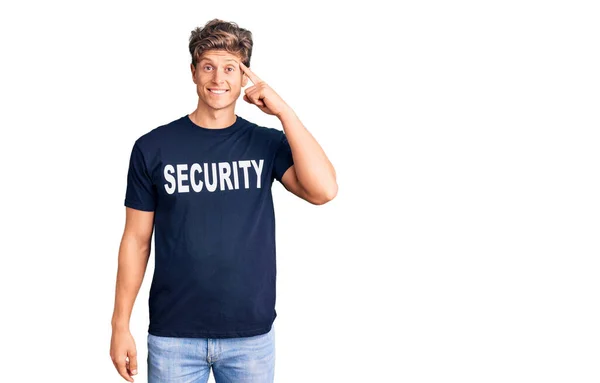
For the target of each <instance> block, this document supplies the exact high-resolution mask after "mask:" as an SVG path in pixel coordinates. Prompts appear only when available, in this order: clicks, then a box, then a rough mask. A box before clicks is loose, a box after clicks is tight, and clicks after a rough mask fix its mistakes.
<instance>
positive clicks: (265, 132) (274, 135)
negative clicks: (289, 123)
mask: <svg viewBox="0 0 600 383" xmlns="http://www.w3.org/2000/svg"><path fill="white" fill-rule="evenodd" d="M245 121H247V123H248V125H249V127H250V128H251V129H252V133H253V134H256V135H258V136H259V137H261V138H264V139H267V140H268V141H270V142H272V143H275V144H278V143H280V142H281V140H282V139H283V136H284V134H283V130H281V129H277V128H274V127H270V126H263V125H259V124H256V123H254V122H251V121H248V120H245Z"/></svg>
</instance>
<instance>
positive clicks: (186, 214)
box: [110, 19, 337, 383]
mask: <svg viewBox="0 0 600 383" xmlns="http://www.w3.org/2000/svg"><path fill="white" fill-rule="evenodd" d="M252 46H253V42H252V34H251V32H250V31H248V30H246V29H243V28H239V27H238V26H237V24H235V23H229V22H225V21H222V20H218V19H215V20H212V21H210V22H208V23H207V24H206V25H205V26H204V27H203V28H196V29H195V30H194V31H192V35H191V37H190V45H189V48H190V53H191V56H192V63H191V72H192V79H193V81H194V83H195V84H196V91H197V93H198V106H197V108H196V110H194V111H193V112H192V113H190V114H186V115H184V116H182V117H180V118H177V119H176V120H174V121H172V122H170V123H168V124H166V125H162V126H159V127H157V128H155V129H153V130H151V131H149V132H148V133H146V134H144V135H142V136H141V137H140V138H138V139H137V140H136V141H135V144H134V145H133V149H132V152H131V157H130V162H129V171H128V175H127V189H126V196H125V206H126V223H125V231H124V234H123V237H122V240H121V246H120V249H119V267H118V273H117V285H116V297H115V308H114V314H113V318H112V327H113V332H112V339H111V350H110V354H111V358H112V360H113V363H114V365H115V367H116V368H117V370H118V372H119V374H120V375H121V376H122V377H123V378H124V379H125V380H127V381H130V382H132V381H133V376H134V375H136V374H137V369H138V358H137V354H136V345H135V342H134V339H133V337H132V335H131V332H130V330H129V319H130V315H131V311H132V308H133V304H134V301H135V298H136V296H137V293H138V291H139V288H140V285H141V283H142V279H143V276H144V273H145V270H146V266H147V261H148V257H149V254H150V248H151V244H150V242H151V238H152V233H153V231H154V234H155V270H154V275H153V279H152V285H151V288H150V299H149V309H150V326H149V328H148V339H147V341H148V358H147V362H148V380H149V382H183V381H185V382H188V381H189V382H206V381H208V377H209V374H210V369H211V367H212V369H213V373H214V377H215V381H216V382H217V383H220V382H261V383H262V382H265V383H266V382H272V381H273V376H274V363H275V343H274V342H275V338H274V327H273V322H274V320H275V317H276V316H277V313H276V311H275V281H276V262H275V217H274V210H273V200H272V195H271V186H272V183H273V181H274V180H275V179H276V180H278V181H279V182H281V183H282V184H283V185H284V187H285V188H286V189H287V190H289V191H290V192H292V193H294V194H295V195H297V196H298V197H300V198H302V199H304V200H306V201H308V202H310V203H312V204H316V205H321V204H324V203H326V202H328V201H330V200H331V199H333V198H334V197H335V196H336V194H337V183H336V175H335V170H334V168H333V166H332V164H331V163H330V162H329V160H328V159H327V156H326V155H325V153H324V152H323V150H322V148H321V147H320V146H319V144H318V143H317V141H316V140H315V139H314V138H313V137H312V135H311V134H310V133H309V132H308V131H307V130H306V128H305V127H304V126H303V125H302V123H301V122H300V120H299V119H298V117H297V116H296V114H295V113H294V111H293V110H292V108H291V107H290V106H289V105H288V104H286V103H285V102H284V101H283V99H282V98H281V97H280V96H279V95H278V94H277V93H275V91H274V90H273V89H272V88H271V87H270V86H269V85H267V84H266V83H265V82H264V81H262V80H261V78H260V77H259V76H257V75H256V74H255V73H254V72H253V71H251V70H250V68H249V66H250V57H251V54H252ZM248 81H250V82H251V83H252V85H251V86H249V87H248V88H246V89H245V91H244V92H245V94H244V96H243V99H244V101H246V102H248V103H251V104H254V105H256V106H257V107H258V108H259V109H260V110H261V111H263V112H264V113H267V114H270V115H273V116H276V117H277V118H278V119H279V120H280V121H281V123H282V126H283V131H281V130H279V129H275V128H268V127H262V126H259V125H256V124H254V123H252V122H250V121H247V120H245V119H244V118H242V117H240V116H238V115H236V114H235V113H234V110H235V104H236V101H237V99H238V98H239V96H240V94H241V88H242V87H245V86H246V85H247V84H248ZM248 85H249V84H248Z"/></svg>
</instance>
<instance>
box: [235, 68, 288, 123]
mask: <svg viewBox="0 0 600 383" xmlns="http://www.w3.org/2000/svg"><path fill="white" fill-rule="evenodd" d="M240 68H241V69H242V72H243V73H244V74H245V75H246V76H248V78H249V79H250V81H252V83H253V84H254V85H252V86H251V87H249V88H246V89H245V90H244V92H245V93H246V94H245V95H244V101H246V102H247V103H250V104H254V105H256V106H257V107H258V108H259V109H260V110H262V111H263V112H265V113H267V114H270V115H272V116H277V117H279V116H281V114H283V113H285V112H287V111H289V110H290V107H289V106H288V105H287V104H286V103H285V101H283V99H282V98H281V97H279V95H278V94H277V93H275V91H274V90H273V89H272V88H271V87H270V86H269V85H267V83H266V82H264V81H262V80H261V79H260V78H258V76H257V75H255V74H254V72H252V71H251V70H250V68H248V67H247V66H246V65H244V63H243V62H241V61H240Z"/></svg>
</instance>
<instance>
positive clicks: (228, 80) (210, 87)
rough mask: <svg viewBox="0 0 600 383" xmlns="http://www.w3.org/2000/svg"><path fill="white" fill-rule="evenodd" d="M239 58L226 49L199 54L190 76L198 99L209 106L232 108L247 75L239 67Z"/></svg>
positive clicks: (245, 82) (245, 81)
mask: <svg viewBox="0 0 600 383" xmlns="http://www.w3.org/2000/svg"><path fill="white" fill-rule="evenodd" d="M240 61H241V58H240V57H239V56H236V55H234V54H231V53H229V52H227V51H222V50H209V51H205V52H204V53H203V54H202V56H200V61H198V64H197V65H196V67H195V68H194V65H193V64H192V65H191V70H192V78H193V80H194V83H195V84H196V91H197V93H198V97H199V98H200V101H201V102H203V103H204V104H206V105H207V106H208V107H209V108H213V109H225V108H228V107H231V108H234V107H235V102H236V101H237V99H238V97H239V96H240V93H241V91H242V87H244V86H246V84H247V83H248V77H247V76H246V75H244V73H243V72H242V70H241V69H240V64H239V63H240Z"/></svg>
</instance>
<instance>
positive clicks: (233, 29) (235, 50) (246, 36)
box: [189, 19, 253, 67]
mask: <svg viewBox="0 0 600 383" xmlns="http://www.w3.org/2000/svg"><path fill="white" fill-rule="evenodd" d="M252 46H253V42H252V32H250V31H249V30H247V29H244V28H240V27H239V26H238V25H237V24H236V23H234V22H227V21H224V20H220V19H213V20H210V21H209V22H207V23H206V25H204V27H202V28H201V27H197V28H196V29H194V30H193V31H192V34H191V36H190V46H189V48H190V54H191V55H192V65H194V67H195V66H196V64H197V63H198V61H200V56H202V53H204V52H205V51H208V50H213V49H216V50H225V51H227V52H229V53H232V54H234V55H237V56H240V58H241V59H242V62H243V63H244V65H246V66H247V67H250V57H251V56H252Z"/></svg>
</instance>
